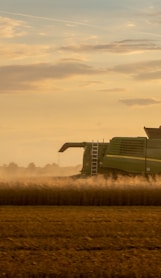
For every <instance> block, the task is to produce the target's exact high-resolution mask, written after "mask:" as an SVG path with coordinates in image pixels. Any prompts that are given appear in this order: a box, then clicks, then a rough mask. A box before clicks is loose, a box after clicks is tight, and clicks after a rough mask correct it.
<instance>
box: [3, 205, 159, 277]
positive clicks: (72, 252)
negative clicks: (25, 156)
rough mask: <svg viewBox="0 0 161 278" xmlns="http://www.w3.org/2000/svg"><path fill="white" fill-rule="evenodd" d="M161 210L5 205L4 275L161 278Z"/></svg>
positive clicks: (118, 207)
mask: <svg viewBox="0 0 161 278" xmlns="http://www.w3.org/2000/svg"><path fill="white" fill-rule="evenodd" d="M160 219H161V208H160V207H156V206H155V207H140V206H138V207H133V206H130V207H129V206H126V207H121V206H117V207H112V206H111V207H109V206H108V207H106V206H104V207H98V206H92V207H91V206H88V207H86V206H82V207H81V206H79V207H78V206H76V207H74V206H72V207H71V206H1V207H0V277H11V278H13V277H14V278H15V277H23V278H28V277H35V278H36V277H40V278H41V277H42V278H43V277H46V278H47V277H54V278H58V277H59V278H60V277H63V278H64V277H67V278H69V277H70V278H73V277H76V278H80V277H89V278H98V277H99V278H105V277H108V278H112V277H117V278H118V277H122V278H127V277H130V278H142V277H143V278H147V277H148V278H151V277H155V278H159V277H161V266H160V261H161V226H160Z"/></svg>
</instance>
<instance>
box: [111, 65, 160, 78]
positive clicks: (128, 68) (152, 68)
mask: <svg viewBox="0 0 161 278" xmlns="http://www.w3.org/2000/svg"><path fill="white" fill-rule="evenodd" d="M111 72H115V73H116V72H117V73H121V74H126V75H129V76H132V77H133V78H134V79H135V80H156V79H158V80H161V60H152V61H146V62H137V63H129V64H123V65H117V66H115V67H114V68H113V69H111Z"/></svg>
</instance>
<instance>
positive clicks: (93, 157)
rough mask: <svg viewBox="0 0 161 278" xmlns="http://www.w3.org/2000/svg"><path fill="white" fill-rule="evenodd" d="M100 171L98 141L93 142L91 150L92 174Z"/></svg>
mask: <svg viewBox="0 0 161 278" xmlns="http://www.w3.org/2000/svg"><path fill="white" fill-rule="evenodd" d="M97 173H98V143H92V150H91V176H96V175H97Z"/></svg>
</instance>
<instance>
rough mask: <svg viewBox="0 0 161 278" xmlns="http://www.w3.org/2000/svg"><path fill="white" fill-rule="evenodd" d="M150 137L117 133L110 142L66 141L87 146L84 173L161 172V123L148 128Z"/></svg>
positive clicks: (147, 132) (83, 146) (68, 145)
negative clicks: (158, 125)
mask: <svg viewBox="0 0 161 278" xmlns="http://www.w3.org/2000/svg"><path fill="white" fill-rule="evenodd" d="M144 130H145V132H146V134H147V137H114V138H112V139H111V140H110V141H109V142H108V143H105V142H103V143H98V142H80V143H65V144H64V145H63V146H62V147H61V149H60V150H59V152H64V151H65V150H66V149H68V148H71V147H72V148H73V147H74V148H84V155H83V167H82V170H81V175H82V176H95V175H98V174H103V175H109V174H119V173H120V174H144V175H146V174H161V127H159V128H146V127H144Z"/></svg>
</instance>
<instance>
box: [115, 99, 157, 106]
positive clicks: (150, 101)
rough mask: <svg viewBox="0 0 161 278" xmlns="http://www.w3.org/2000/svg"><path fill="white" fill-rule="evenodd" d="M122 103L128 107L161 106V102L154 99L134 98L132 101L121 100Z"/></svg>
mask: <svg viewBox="0 0 161 278" xmlns="http://www.w3.org/2000/svg"><path fill="white" fill-rule="evenodd" d="M120 102H122V103H123V104H125V105H127V106H149V105H155V104H160V103H161V100H157V99H154V98H132V99H121V100H120Z"/></svg>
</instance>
